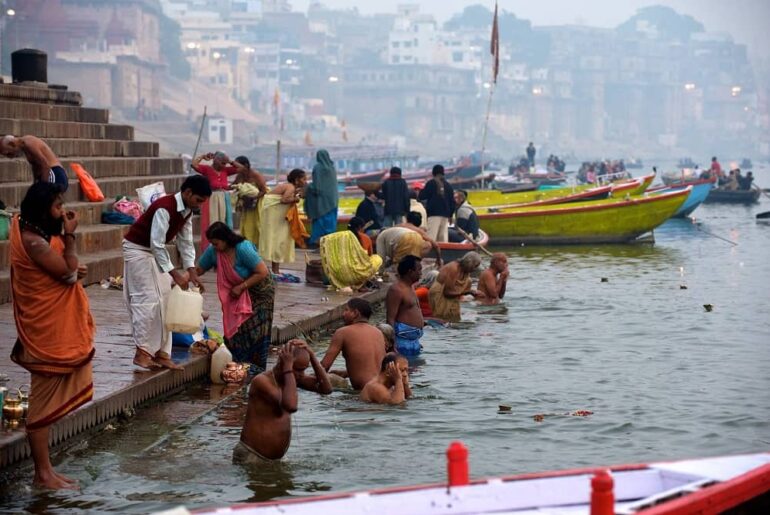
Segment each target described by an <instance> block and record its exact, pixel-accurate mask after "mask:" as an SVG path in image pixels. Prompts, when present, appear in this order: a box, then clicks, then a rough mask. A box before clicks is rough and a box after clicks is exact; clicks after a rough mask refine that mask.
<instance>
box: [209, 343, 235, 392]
mask: <svg viewBox="0 0 770 515" xmlns="http://www.w3.org/2000/svg"><path fill="white" fill-rule="evenodd" d="M232 360H233V355H232V354H231V353H230V350H229V349H228V348H227V347H225V346H224V345H220V346H219V348H218V349H217V350H215V351H214V354H212V355H211V371H210V376H211V382H212V383H214V384H224V383H225V382H224V380H223V379H222V371H223V370H224V369H225V367H227V364H228V363H230V362H231V361H232Z"/></svg>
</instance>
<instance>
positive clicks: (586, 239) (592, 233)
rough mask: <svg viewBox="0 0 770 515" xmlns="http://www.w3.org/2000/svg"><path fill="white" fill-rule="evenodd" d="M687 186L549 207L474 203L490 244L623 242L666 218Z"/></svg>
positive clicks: (681, 199) (684, 197) (682, 199)
mask: <svg viewBox="0 0 770 515" xmlns="http://www.w3.org/2000/svg"><path fill="white" fill-rule="evenodd" d="M691 190H692V188H690V187H688V188H685V189H683V190H679V191H672V192H669V193H661V194H657V195H645V196H635V197H629V198H621V199H617V198H610V199H606V200H593V201H588V202H575V203H570V204H556V205H549V206H524V207H512V208H511V207H509V208H503V209H500V210H488V209H487V208H477V214H478V216H479V223H480V225H481V228H482V229H484V231H486V232H487V233H488V234H489V237H490V239H491V240H492V242H493V243H495V244H515V245H518V244H521V243H527V244H543V245H561V244H580V243H624V242H629V241H633V240H634V239H636V238H637V237H639V236H640V235H642V234H644V233H647V232H650V231H652V230H653V229H654V228H656V227H657V226H659V225H660V224H662V223H663V222H665V221H666V220H668V219H669V218H670V217H671V216H672V215H673V214H674V213H675V212H676V211H677V209H679V207H680V206H681V205H682V204H684V202H685V200H687V197H688V196H689V195H690V191H691Z"/></svg>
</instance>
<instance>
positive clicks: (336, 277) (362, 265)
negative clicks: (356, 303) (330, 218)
mask: <svg viewBox="0 0 770 515" xmlns="http://www.w3.org/2000/svg"><path fill="white" fill-rule="evenodd" d="M319 245H320V247H321V266H322V267H323V270H324V274H326V277H328V278H329V282H330V283H331V284H332V285H333V286H334V287H335V288H337V289H342V288H346V287H351V288H353V289H357V288H360V287H361V286H363V285H364V284H365V283H366V281H368V280H369V279H372V278H373V277H374V276H375V274H376V273H377V270H379V269H380V266H382V258H381V257H380V256H378V255H377V254H375V255H373V256H369V255H368V254H367V252H366V251H365V250H364V248H363V247H362V246H361V243H360V242H359V241H358V238H356V236H355V234H353V233H352V232H351V231H340V232H335V233H332V234H327V235H326V236H324V237H323V238H321V239H320V241H319Z"/></svg>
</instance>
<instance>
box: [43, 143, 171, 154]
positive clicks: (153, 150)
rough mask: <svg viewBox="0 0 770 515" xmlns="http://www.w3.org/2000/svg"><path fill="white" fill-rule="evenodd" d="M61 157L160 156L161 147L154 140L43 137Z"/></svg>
mask: <svg viewBox="0 0 770 515" xmlns="http://www.w3.org/2000/svg"><path fill="white" fill-rule="evenodd" d="M43 139H44V140H45V142H46V143H47V144H48V146H49V147H51V150H53V153H54V154H56V155H57V156H59V157H73V156H80V157H158V154H159V152H160V147H159V145H158V143H156V142H154V141H121V140H114V139H77V138H43Z"/></svg>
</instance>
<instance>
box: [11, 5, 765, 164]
mask: <svg viewBox="0 0 770 515" xmlns="http://www.w3.org/2000/svg"><path fill="white" fill-rule="evenodd" d="M6 4H12V6H13V8H14V10H15V13H14V14H15V15H14V16H8V15H5V16H4V17H2V19H1V20H0V21H2V23H0V28H2V42H3V67H4V73H6V74H9V72H10V69H9V68H10V67H9V61H10V59H9V53H10V51H11V50H12V49H14V48H23V47H32V48H40V49H42V50H44V51H46V52H48V54H49V79H50V80H51V82H56V83H61V84H66V85H67V86H69V87H70V88H71V89H74V90H78V91H81V92H82V94H83V98H84V101H85V103H86V104H87V105H91V106H100V107H109V108H110V109H111V112H112V118H113V120H115V121H125V122H126V123H130V124H132V125H135V126H136V128H137V137H138V138H141V139H149V140H155V141H160V143H161V147H162V149H163V150H164V151H166V152H170V153H181V154H190V153H192V150H193V148H194V147H195V142H196V139H197V135H198V132H199V130H201V124H202V123H203V141H202V143H203V146H204V147H205V148H213V147H216V148H222V149H224V150H226V151H228V152H229V153H231V154H236V155H237V154H246V155H249V156H254V157H253V159H254V162H255V163H256V165H257V166H259V167H262V168H271V167H272V168H274V167H275V156H274V153H275V151H274V149H275V144H276V142H277V141H278V140H281V141H282V144H283V148H284V153H283V155H282V159H283V161H282V162H281V167H294V166H307V164H308V156H309V155H311V154H312V151H313V149H316V148H318V147H327V148H332V149H334V150H335V152H336V153H337V156H336V158H337V159H341V160H343V161H346V160H348V157H347V156H351V157H350V158H349V160H350V162H351V163H353V164H351V167H352V171H353V172H357V171H365V170H369V169H377V168H379V167H382V166H387V165H388V163H389V162H390V161H389V159H391V158H392V156H394V155H398V156H400V158H403V162H404V163H408V164H409V165H410V166H411V165H412V164H414V163H417V162H419V161H420V160H424V159H442V160H443V159H446V160H449V159H459V158H461V157H463V156H467V155H471V154H475V156H476V158H478V153H479V152H480V151H481V150H482V149H483V150H484V153H485V157H486V158H489V157H492V158H495V159H498V160H499V161H500V162H501V163H507V162H509V161H511V160H518V159H519V158H520V157H521V155H522V154H523V152H524V147H525V146H526V145H527V143H528V142H530V141H532V142H533V143H534V144H535V146H536V147H537V148H538V155H540V156H547V155H548V154H556V155H559V156H562V157H567V158H569V160H570V161H575V160H583V159H596V158H615V159H620V158H626V159H628V158H632V157H634V158H668V159H678V158H681V157H689V156H691V157H693V159H695V161H696V162H700V163H703V162H704V161H705V160H706V159H707V157H708V156H711V155H713V154H719V155H722V156H724V157H725V159H740V158H742V157H754V158H759V157H768V156H770V130H768V126H769V125H770V115H769V111H768V101H767V99H768V93H770V57H769V56H768V48H770V41H768V39H770V36H768V32H767V31H765V30H764V27H765V25H766V23H767V21H768V20H770V2H764V1H761V0H754V1H751V0H736V1H733V2H730V3H727V2H720V1H716V0H701V1H696V0H665V1H661V2H656V3H650V2H643V1H636V0H629V1H626V2H610V1H606V2H579V3H578V2H573V1H568V0H557V1H547V2H529V1H501V2H500V3H499V6H500V17H499V28H500V30H499V34H500V55H499V60H500V68H499V77H498V80H497V82H496V83H494V81H493V80H492V56H491V55H490V34H491V26H492V10H493V8H494V2H490V1H484V2H463V1H457V0H427V1H421V2H412V3H411V4H410V3H408V2H403V1H394V0H383V1H379V2H356V1H352V0H329V1H327V2H322V3H318V2H312V1H307V0H305V1H298V0H293V1H286V0H142V1H136V0H109V1H99V2H96V1H93V2H89V1H87V0H82V1H78V2H69V1H64V0H28V1H24V2H22V1H15V2H12V1H11V0H8V1H7V2H6ZM43 4H45V6H46V8H45V9H42V8H41V6H42V5H43ZM86 25H88V26H90V27H91V29H89V30H83V27H85V26H86ZM63 34H66V36H67V37H62V35H63ZM204 106H205V107H206V109H207V115H208V116H207V118H206V119H205V120H203V119H202V113H203V108H204ZM485 130H486V137H484V134H485ZM356 156H358V157H356ZM361 156H363V157H361ZM367 156H369V157H367ZM388 156H391V157H388ZM333 157H334V156H333Z"/></svg>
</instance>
